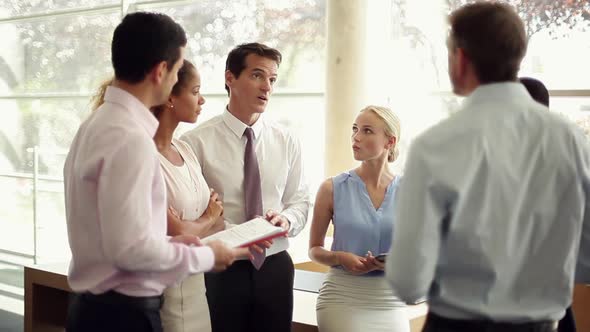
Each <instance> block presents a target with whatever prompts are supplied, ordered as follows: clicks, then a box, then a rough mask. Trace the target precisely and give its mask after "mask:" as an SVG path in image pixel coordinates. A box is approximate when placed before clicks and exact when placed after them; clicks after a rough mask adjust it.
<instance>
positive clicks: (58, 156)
mask: <svg viewBox="0 0 590 332" xmlns="http://www.w3.org/2000/svg"><path fill="white" fill-rule="evenodd" d="M140 10H142V11H157V12H163V13H166V14H168V15H170V16H171V17H173V18H174V19H175V20H176V21H177V22H179V23H180V24H181V25H182V26H183V27H184V28H185V30H186V32H187V37H188V39H189V40H188V47H187V50H188V52H187V58H188V59H189V60H191V61H193V62H194V63H195V64H196V65H197V67H198V68H199V70H200V71H201V75H202V81H203V92H204V94H205V97H206V99H207V103H206V104H205V105H204V112H203V115H202V117H201V118H200V119H199V123H200V122H203V121H205V120H207V119H208V118H210V117H212V116H214V115H217V114H220V113H221V112H222V111H223V109H224V107H225V103H226V102H227V95H226V93H225V90H224V84H223V81H224V71H225V58H226V56H227V53H228V52H229V50H230V49H231V48H232V47H234V46H235V45H237V44H240V43H244V42H251V41H260V42H263V43H266V44H268V45H270V46H273V47H276V48H278V49H279V50H280V51H281V52H282V53H283V62H282V64H281V67H280V69H279V80H278V82H277V85H276V88H275V93H274V96H273V98H271V101H270V104H269V107H268V112H267V116H268V117H270V118H272V119H274V120H276V121H278V122H280V123H282V124H284V125H285V126H286V127H288V128H289V129H290V130H292V131H293V132H294V133H295V134H296V135H297V136H298V137H299V138H300V139H301V141H302V144H303V151H304V158H305V160H306V167H307V170H308V172H307V173H308V175H309V182H310V184H312V188H313V189H312V191H313V192H315V188H316V187H315V184H316V183H319V181H320V180H321V179H322V178H323V135H322V136H319V137H321V138H322V139H321V140H318V139H317V138H318V137H317V136H310V135H309V133H310V132H316V133H317V132H322V131H323V125H324V121H323V90H324V78H323V72H324V58H325V56H324V45H325V32H324V25H325V0H281V1H271V0H238V1H225V2H224V1H213V0H194V1H172V2H171V1H128V0H106V1H95V0H53V1H40V0H30V1H16V0H7V1H3V2H2V3H1V4H0V36H2V41H3V47H2V49H0V109H2V116H3V117H2V121H0V199H2V201H3V202H4V203H5V204H3V205H2V207H1V208H0V219H1V220H2V223H0V254H6V253H9V254H14V253H16V254H19V255H21V257H20V258H24V259H29V260H32V258H31V257H33V256H36V261H37V262H39V263H44V262H52V261H63V260H66V259H68V256H69V249H68V242H67V232H66V230H65V216H64V202H63V178H62V169H63V162H64V158H65V154H66V153H67V150H68V148H69V146H70V143H71V140H72V138H73V136H74V134H75V132H76V130H77V129H78V126H79V124H80V123H81V121H83V120H84V118H85V117H86V116H88V114H89V112H90V107H89V100H90V97H91V96H92V95H93V94H94V92H95V91H96V89H97V87H98V85H99V84H100V82H102V81H103V80H105V79H107V78H110V77H112V75H113V74H112V66H111V63H110V44H111V38H112V34H113V30H114V28H115V26H116V25H117V24H118V22H119V21H120V19H121V17H122V16H123V15H124V14H125V13H127V12H133V11H140ZM191 127H192V126H189V125H183V126H181V127H180V128H179V130H178V134H181V133H183V132H185V131H186V130H189V129H191ZM310 130H311V131H310ZM303 237H306V235H303ZM300 247H301V248H300ZM306 249H307V248H306V245H305V246H296V248H294V249H293V250H295V251H301V250H303V251H304V252H306ZM299 256H301V255H299ZM3 257H4V256H3ZM18 261H19V262H21V261H22V260H18Z"/></svg>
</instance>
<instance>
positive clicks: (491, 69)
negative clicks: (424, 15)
mask: <svg viewBox="0 0 590 332" xmlns="http://www.w3.org/2000/svg"><path fill="white" fill-rule="evenodd" d="M449 21H450V24H451V31H450V36H449V52H454V51H455V49H456V48H461V49H462V50H463V51H464V53H465V54H466V56H467V58H468V59H469V60H470V61H471V62H472V63H473V66H474V68H475V72H476V75H477V77H478V79H479V81H480V83H482V84H486V83H493V82H505V81H516V77H517V74H518V70H519V69H520V62H521V61H522V58H523V57H524V55H525V53H526V49H527V36H526V32H525V29H524V24H523V22H522V20H521V19H520V17H519V16H518V14H517V13H516V12H515V11H514V9H513V8H512V7H510V6H509V5H507V4H503V3H497V2H476V3H472V4H468V5H465V6H463V7H461V8H459V9H457V10H456V11H454V12H453V13H451V15H450V17H449Z"/></svg>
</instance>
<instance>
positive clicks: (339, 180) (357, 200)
mask: <svg viewBox="0 0 590 332" xmlns="http://www.w3.org/2000/svg"><path fill="white" fill-rule="evenodd" d="M399 179H400V177H399V176H398V177H396V178H395V179H394V180H393V181H391V183H390V184H389V185H388V186H387V189H386V191H385V196H384V198H383V202H382V203H381V205H380V206H379V207H378V208H377V209H375V206H374V205H373V202H372V201H371V197H370V196H369V193H368V191H367V186H366V185H365V183H364V182H363V180H362V179H361V178H360V177H359V176H358V175H357V174H356V172H355V171H354V170H351V171H349V172H347V173H342V174H340V175H338V176H335V177H334V178H332V185H333V187H332V188H333V192H334V196H333V199H334V208H333V209H334V215H333V216H332V223H333V224H334V239H333V242H332V248H331V250H332V251H345V252H350V253H353V254H355V255H357V256H361V257H364V256H365V255H366V254H367V252H368V251H371V253H372V254H373V255H375V256H377V255H379V254H382V253H387V252H388V251H389V249H390V248H391V234H392V232H393V227H394V223H393V211H394V209H395V201H394V198H395V192H396V190H397V187H398V184H399ZM382 274H383V272H382V271H373V272H372V273H369V274H367V275H382Z"/></svg>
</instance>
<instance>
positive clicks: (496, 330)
mask: <svg viewBox="0 0 590 332" xmlns="http://www.w3.org/2000/svg"><path fill="white" fill-rule="evenodd" d="M555 327H556V326H555V323H554V322H530V323H504V322H503V323H500V322H493V321H489V320H461V319H451V318H445V317H442V316H439V315H437V314H434V313H432V312H429V313H428V315H427V316H426V323H425V324H424V328H423V329H422V331H423V332H555V331H556V329H555Z"/></svg>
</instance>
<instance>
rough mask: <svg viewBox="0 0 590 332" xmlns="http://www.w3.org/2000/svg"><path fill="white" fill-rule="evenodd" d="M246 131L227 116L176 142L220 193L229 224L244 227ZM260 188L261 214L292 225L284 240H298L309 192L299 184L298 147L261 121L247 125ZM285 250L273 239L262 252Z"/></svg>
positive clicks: (280, 130) (301, 178)
mask: <svg viewBox="0 0 590 332" xmlns="http://www.w3.org/2000/svg"><path fill="white" fill-rule="evenodd" d="M247 127H248V126H247V125H246V124H244V123H243V122H241V121H240V120H239V119H237V118H236V117H235V116H233V115H232V114H231V113H230V112H228V111H227V110H226V111H225V112H224V113H223V114H221V115H219V116H216V117H214V118H212V119H210V120H209V121H207V122H205V123H203V124H202V125H200V126H199V127H197V128H196V129H193V130H191V131H189V132H187V133H185V134H184V135H183V136H182V137H181V138H180V139H181V140H183V141H185V142H187V143H188V144H189V145H190V146H191V148H192V149H193V151H195V154H196V155H197V159H198V160H199V162H200V163H201V168H202V170H203V175H204V177H205V180H206V181H207V183H208V184H209V186H210V187H211V188H213V189H214V190H215V191H216V192H218V193H219V196H220V199H221V200H222V201H223V215H224V218H225V220H226V222H227V223H228V224H230V225H231V224H240V223H242V222H244V221H246V220H245V219H246V215H245V210H244V206H245V201H244V194H245V193H244V153H245V149H246V137H245V136H243V135H244V131H245V130H246V128H247ZM252 129H253V131H254V137H255V140H256V141H255V151H256V157H257V160H258V165H259V169H260V177H261V187H262V209H263V210H262V211H263V212H266V211H267V210H269V209H272V210H274V211H277V212H279V213H281V214H282V215H283V216H285V217H286V218H287V219H288V220H289V222H290V223H291V227H290V229H289V235H290V236H295V235H297V234H298V233H299V232H300V231H301V230H302V229H303V227H304V226H305V224H306V222H307V213H308V210H309V206H310V198H309V189H308V185H307V183H306V181H305V178H304V172H303V160H302V157H301V145H300V143H299V141H298V140H297V139H295V138H294V137H293V136H292V135H291V134H290V133H289V132H288V131H287V130H285V128H283V127H281V126H279V125H277V124H275V123H272V122H270V121H266V120H265V119H264V116H261V117H260V118H259V119H258V121H256V122H255V123H254V125H252ZM288 247H289V242H288V239H287V238H277V239H275V240H274V242H273V245H272V246H271V247H270V248H269V249H267V251H266V254H267V255H273V254H275V253H277V252H280V251H283V250H285V249H287V248H288Z"/></svg>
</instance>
